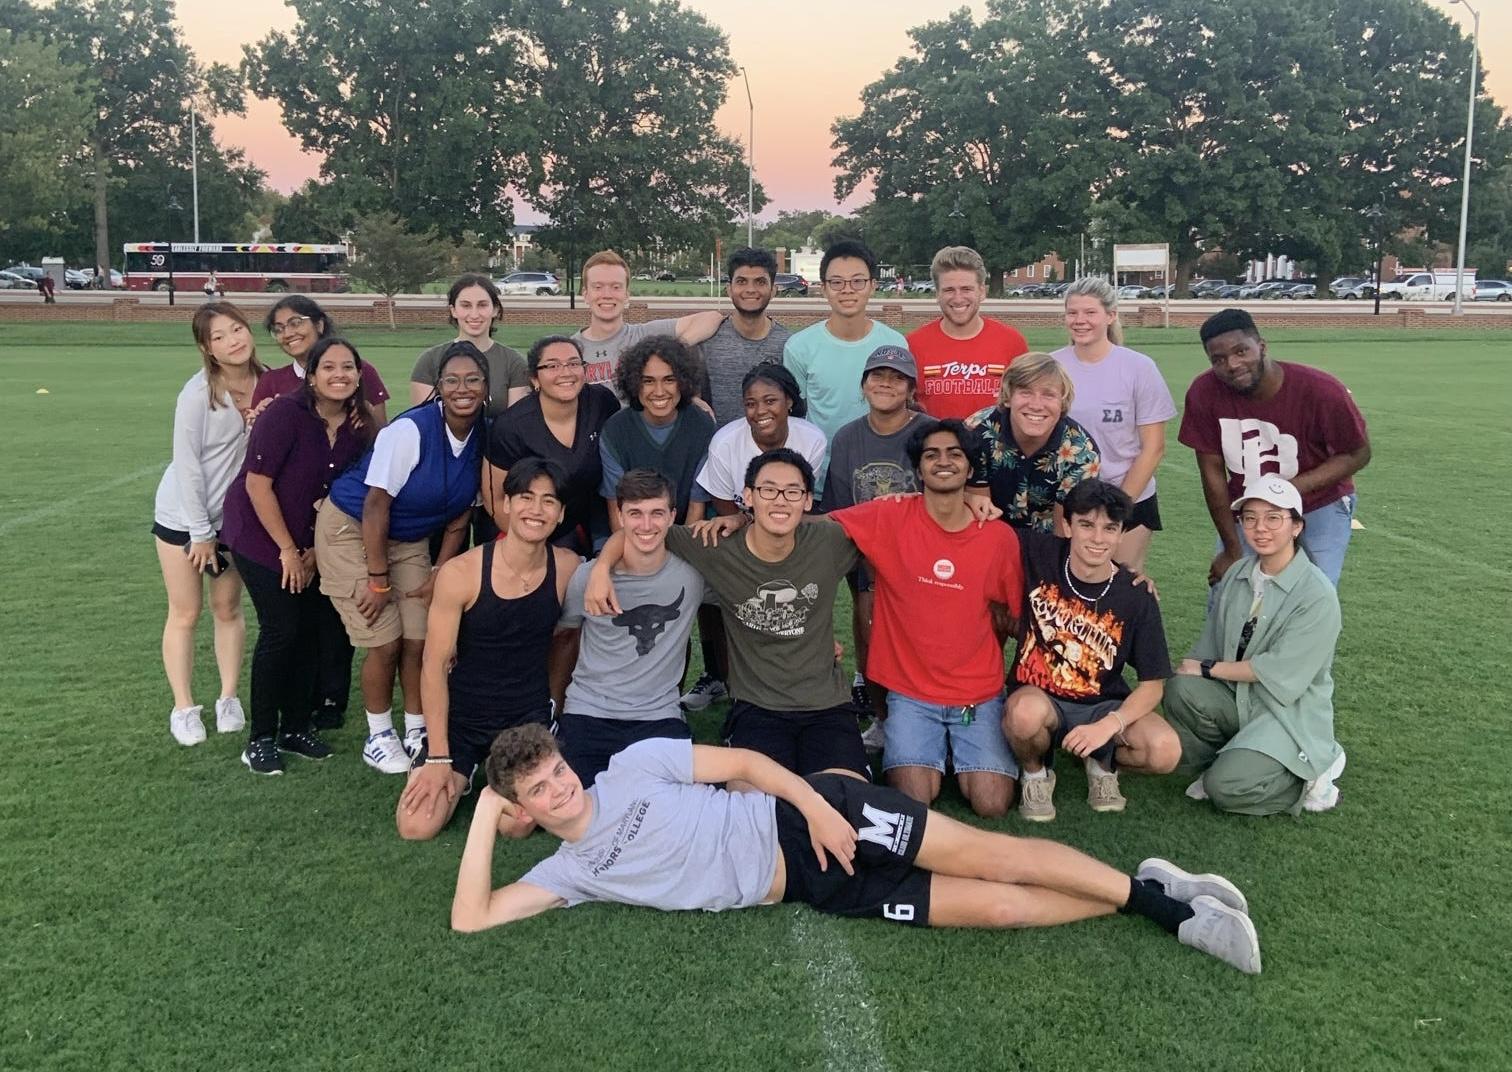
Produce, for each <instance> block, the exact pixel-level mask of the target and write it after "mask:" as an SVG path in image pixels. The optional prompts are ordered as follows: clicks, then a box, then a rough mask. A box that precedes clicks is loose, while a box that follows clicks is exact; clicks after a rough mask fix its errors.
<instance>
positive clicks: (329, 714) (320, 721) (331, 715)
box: [312, 703, 346, 730]
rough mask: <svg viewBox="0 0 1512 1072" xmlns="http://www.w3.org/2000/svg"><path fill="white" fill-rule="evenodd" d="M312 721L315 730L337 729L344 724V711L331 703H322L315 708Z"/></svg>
mask: <svg viewBox="0 0 1512 1072" xmlns="http://www.w3.org/2000/svg"><path fill="white" fill-rule="evenodd" d="M312 721H313V722H314V724H315V728H316V729H317V730H339V729H341V727H342V726H344V725H346V711H344V710H343V709H342V708H340V707H337V706H336V705H335V704H333V703H323V704H321V705H320V706H319V707H317V708H315V712H314V715H313V717H312Z"/></svg>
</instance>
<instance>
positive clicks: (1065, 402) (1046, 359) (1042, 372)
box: [998, 353, 1076, 417]
mask: <svg viewBox="0 0 1512 1072" xmlns="http://www.w3.org/2000/svg"><path fill="white" fill-rule="evenodd" d="M1041 380H1054V381H1055V383H1056V385H1057V386H1058V387H1060V393H1061V416H1062V417H1064V416H1065V415H1066V414H1067V413H1068V412H1069V411H1070V409H1071V400H1072V399H1073V398H1075V397H1076V387H1075V385H1074V384H1072V382H1071V377H1070V376H1069V375H1068V374H1067V373H1066V370H1065V369H1063V368H1062V367H1061V363H1060V362H1059V361H1057V360H1055V358H1053V357H1051V356H1050V355H1049V354H1046V353H1029V354H1020V355H1019V356H1018V357H1015V358H1014V359H1013V363H1012V364H1010V365H1009V366H1008V371H1007V372H1005V373H1003V383H1002V386H1001V387H999V388H998V405H1000V406H1002V407H1003V408H1004V409H1007V408H1008V396H1009V395H1011V394H1013V392H1014V391H1017V390H1018V389H1019V388H1021V387H1030V386H1033V385H1034V384H1036V383H1039V382H1040V381H1041Z"/></svg>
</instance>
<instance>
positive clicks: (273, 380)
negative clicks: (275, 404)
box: [252, 361, 389, 406]
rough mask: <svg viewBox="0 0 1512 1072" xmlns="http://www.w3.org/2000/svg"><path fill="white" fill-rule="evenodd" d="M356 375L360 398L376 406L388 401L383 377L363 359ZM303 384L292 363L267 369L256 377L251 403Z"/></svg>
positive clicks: (256, 402)
mask: <svg viewBox="0 0 1512 1072" xmlns="http://www.w3.org/2000/svg"><path fill="white" fill-rule="evenodd" d="M358 375H359V376H360V377H361V378H362V398H363V400H364V401H365V402H367V404H368V405H370V406H376V405H378V404H379V403H380V402H387V401H388V397H389V393H388V388H387V387H385V386H384V385H383V377H382V376H380V375H378V370H377V369H375V368H374V367H373V366H372V365H370V364H368V363H367V362H366V361H364V362H363V363H362V371H361V372H360V373H358ZM303 386H304V377H303V376H301V375H300V374H299V372H298V371H297V370H296V369H295V368H294V365H293V364H292V363H290V364H287V365H284V366H282V367H281V368H276V369H269V370H268V371H267V372H264V373H263V374H262V375H261V376H259V377H258V379H257V387H256V388H255V389H254V390H253V391H252V404H253V405H254V406H255V405H257V404H258V403H259V402H261V401H262V400H263V399H265V398H279V397H281V396H283V395H288V394H293V393H294V392H295V391H297V390H299V389H300V388H301V387H303Z"/></svg>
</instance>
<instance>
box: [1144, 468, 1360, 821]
mask: <svg viewBox="0 0 1512 1072" xmlns="http://www.w3.org/2000/svg"><path fill="white" fill-rule="evenodd" d="M1233 510H1234V513H1235V514H1236V515H1237V517H1238V522H1239V528H1240V530H1241V531H1242V532H1243V533H1244V538H1245V541H1246V543H1247V544H1248V545H1249V547H1251V548H1252V549H1253V552H1252V553H1251V554H1247V555H1245V556H1244V557H1242V558H1240V559H1239V561H1238V562H1235V563H1234V564H1233V565H1232V566H1230V567H1229V568H1228V572H1227V573H1225V574H1224V575H1223V579H1222V580H1220V581H1219V582H1218V584H1217V587H1215V588H1214V589H1213V601H1212V609H1211V610H1210V612H1209V613H1208V617H1207V624H1206V625H1205V626H1204V627H1203V630H1202V636H1201V637H1199V638H1198V640H1197V645H1196V647H1194V648H1193V649H1192V654H1191V657H1190V658H1187V659H1183V660H1182V661H1181V664H1180V665H1179V666H1178V667H1177V668H1176V676H1175V677H1173V678H1171V680H1170V681H1169V682H1167V684H1166V698H1165V702H1166V714H1168V715H1169V716H1170V718H1171V724H1172V725H1173V726H1174V727H1175V729H1176V732H1177V734H1179V735H1180V738H1181V761H1182V766H1183V767H1184V768H1185V769H1186V770H1188V771H1189V772H1193V773H1196V774H1198V775H1199V777H1198V778H1197V780H1196V781H1195V782H1193V783H1192V784H1191V785H1190V786H1189V787H1188V788H1187V796H1189V797H1192V798H1193V799H1195V800H1211V801H1212V802H1213V806H1214V807H1216V808H1218V809H1219V810H1220V811H1231V812H1239V813H1241V814H1244V815H1275V814H1276V813H1278V812H1290V813H1291V814H1293V815H1295V814H1297V813H1298V812H1300V811H1304V810H1306V811H1327V810H1328V809H1330V808H1332V807H1333V806H1334V805H1335V804H1337V803H1338V800H1339V789H1338V786H1336V785H1335V784H1334V780H1335V779H1337V778H1338V777H1339V775H1340V774H1341V773H1343V771H1344V749H1342V748H1341V747H1339V742H1338V741H1336V740H1335V739H1334V726H1333V674H1332V670H1331V667H1332V665H1333V656H1334V645H1336V644H1337V643H1338V640H1339V597H1338V594H1337V592H1336V591H1335V589H1334V586H1333V583H1332V582H1331V581H1330V580H1329V577H1328V574H1326V573H1324V572H1323V570H1321V569H1319V568H1318V566H1317V565H1316V564H1315V563H1314V562H1313V561H1312V560H1311V559H1310V558H1309V557H1308V555H1307V553H1306V552H1305V551H1304V550H1303V549H1302V546H1301V538H1302V531H1303V527H1304V525H1305V524H1306V521H1305V515H1304V513H1303V500H1302V495H1301V493H1300V492H1298V491H1297V489H1296V487H1295V486H1294V485H1292V484H1291V483H1289V482H1287V481H1285V480H1283V479H1281V478H1280V477H1279V476H1267V477H1261V478H1260V479H1259V480H1257V481H1254V482H1253V483H1251V484H1250V485H1249V487H1247V488H1245V489H1244V494H1243V495H1241V496H1240V497H1239V498H1238V499H1236V500H1234V503H1233Z"/></svg>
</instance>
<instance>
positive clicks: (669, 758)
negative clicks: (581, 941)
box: [520, 737, 778, 912]
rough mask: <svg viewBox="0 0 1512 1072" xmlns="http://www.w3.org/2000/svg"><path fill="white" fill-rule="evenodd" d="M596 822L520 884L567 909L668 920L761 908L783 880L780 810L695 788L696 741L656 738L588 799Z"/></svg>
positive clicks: (613, 768) (601, 780)
mask: <svg viewBox="0 0 1512 1072" xmlns="http://www.w3.org/2000/svg"><path fill="white" fill-rule="evenodd" d="M587 797H588V802H589V806H590V807H592V808H593V818H592V819H590V820H589V822H588V830H587V832H586V833H584V835H583V836H582V837H581V838H579V839H578V840H577V841H570V842H569V841H564V842H562V844H561V846H560V847H559V848H558V849H557V851H556V852H555V853H553V854H552V855H550V856H548V857H546V859H544V860H542V861H541V862H540V863H538V864H536V865H535V867H533V868H531V869H530V870H529V871H528V872H526V873H525V874H524V875H522V876H521V877H520V881H521V882H528V883H530V884H531V885H532V886H539V887H540V888H541V889H543V890H546V891H547V892H548V893H554V894H556V895H557V896H558V897H560V898H561V899H562V900H564V901H566V902H567V906H568V907H569V908H570V907H572V906H573V905H578V904H582V903H583V902H584V901H616V902H618V903H620V904H631V905H641V906H644V907H647V908H660V909H663V910H665V911H675V910H678V909H689V908H702V909H704V910H705V911H709V912H720V911H723V910H724V909H727V908H749V907H751V906H752V905H758V904H760V903H761V902H762V900H763V899H764V898H765V897H766V895H767V893H768V892H769V891H770V890H771V888H772V882H773V881H774V880H775V879H776V877H777V852H778V847H777V808H776V803H775V801H774V799H773V798H772V797H770V796H768V795H767V794H765V793H729V792H726V791H725V790H723V789H716V788H715V787H714V786H712V785H702V784H699V783H697V782H694V781H693V742H692V741H679V740H673V739H670V738H660V737H653V738H651V739H649V740H644V741H638V742H636V743H635V744H632V745H631V746H630V747H628V748H626V749H625V750H624V751H623V752H621V753H619V754H618V755H617V756H615V757H614V758H613V759H611V760H610V761H609V769H608V770H606V771H605V772H604V773H603V774H600V775H599V776H598V779H597V780H596V781H595V782H594V784H593V788H592V789H589V790H587Z"/></svg>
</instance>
